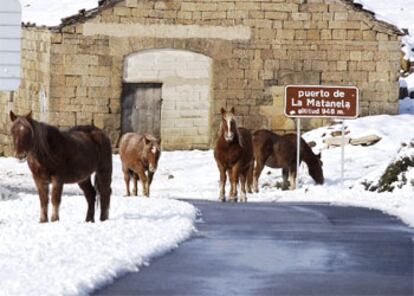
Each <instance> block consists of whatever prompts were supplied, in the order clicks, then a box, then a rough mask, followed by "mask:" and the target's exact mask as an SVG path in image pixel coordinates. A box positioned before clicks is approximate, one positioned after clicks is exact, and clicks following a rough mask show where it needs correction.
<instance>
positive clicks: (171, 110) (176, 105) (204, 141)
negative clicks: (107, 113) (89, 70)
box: [122, 49, 212, 149]
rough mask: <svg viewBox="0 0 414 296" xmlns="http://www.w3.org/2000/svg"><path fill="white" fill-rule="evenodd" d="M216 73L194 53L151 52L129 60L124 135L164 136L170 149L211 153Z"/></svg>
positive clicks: (127, 60)
mask: <svg viewBox="0 0 414 296" xmlns="http://www.w3.org/2000/svg"><path fill="white" fill-rule="evenodd" d="M211 74H212V60H211V58H209V57H207V56H205V55H202V54H198V53H194V52H191V51H185V50H174V49H151V50H144V51H140V52H137V53H133V54H130V55H128V56H127V57H126V58H125V60H124V74H123V82H124V83H123V95H122V132H126V131H131V130H132V131H136V132H145V131H147V132H152V133H154V134H160V135H161V138H162V143H163V147H164V148H166V149H193V148H209V146H210V137H209V135H210V132H209V130H210V106H211V104H210V95H211V90H210V89H211ZM157 129H158V130H157Z"/></svg>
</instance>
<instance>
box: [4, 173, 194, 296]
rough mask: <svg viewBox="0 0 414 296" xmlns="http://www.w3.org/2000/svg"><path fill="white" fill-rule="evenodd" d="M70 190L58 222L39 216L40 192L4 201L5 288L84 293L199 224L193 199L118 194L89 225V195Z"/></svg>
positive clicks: (27, 292) (170, 244) (167, 246)
mask: <svg viewBox="0 0 414 296" xmlns="http://www.w3.org/2000/svg"><path fill="white" fill-rule="evenodd" d="M2 182H3V180H2ZM65 195H66V196H64V197H63V200H62V207H61V221H60V222H59V223H49V224H39V223H37V221H38V216H39V204H38V203H39V201H38V198H37V196H36V195H35V194H20V199H19V200H13V201H11V200H9V201H3V202H0V241H1V244H0V266H1V268H0V278H1V281H0V290H1V291H2V292H1V294H2V295H42V296H43V295H86V294H88V293H90V292H91V291H92V290H95V289H97V288H99V287H100V286H102V285H104V284H109V283H111V282H112V281H113V279H114V278H116V277H119V276H120V275H122V274H124V273H126V272H128V271H138V270H139V267H140V266H143V265H146V264H148V263H149V261H150V259H151V258H154V257H156V256H160V255H162V254H164V253H166V252H168V251H170V250H172V249H174V248H176V247H177V245H178V244H179V243H180V242H183V241H184V240H186V239H188V238H189V236H190V235H191V234H192V232H193V230H194V227H193V222H194V219H195V216H196V210H195V209H194V207H192V206H191V205H190V204H188V203H184V202H179V201H174V200H161V199H144V198H140V199H137V198H130V199H126V198H124V197H121V196H114V197H113V199H112V201H111V212H110V220H109V221H107V222H104V223H100V222H97V223H95V224H91V223H88V224H86V223H84V222H83V220H84V218H85V217H84V216H85V214H86V201H85V199H84V197H83V196H82V197H81V196H78V195H74V196H67V195H68V194H65Z"/></svg>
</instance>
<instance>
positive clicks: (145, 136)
mask: <svg viewBox="0 0 414 296" xmlns="http://www.w3.org/2000/svg"><path fill="white" fill-rule="evenodd" d="M144 143H145V145H148V144H149V143H151V139H150V138H149V136H148V134H145V135H144Z"/></svg>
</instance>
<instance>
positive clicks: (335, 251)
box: [96, 201, 414, 296]
mask: <svg viewBox="0 0 414 296" xmlns="http://www.w3.org/2000/svg"><path fill="white" fill-rule="evenodd" d="M192 203H193V204H194V205H195V206H196V207H197V208H198V209H200V211H201V213H202V217H201V219H202V222H201V223H199V224H197V228H198V230H199V231H198V233H197V234H195V235H194V237H193V238H192V239H190V240H189V241H187V242H185V243H183V244H182V245H181V246H180V247H179V248H178V249H176V250H175V251H173V252H172V253H170V254H167V255H165V256H163V257H161V258H158V259H155V260H154V261H153V262H152V263H151V265H150V266H149V267H145V268H142V269H141V271H140V272H139V273H130V274H128V275H126V276H125V277H123V278H121V279H119V280H118V281H116V282H115V283H114V284H113V285H111V286H109V287H106V288H104V289H103V290H101V291H97V292H96V295H180V296H183V295H191V296H195V295H214V296H218V295H260V296H262V295H263V296H264V295H327V296H333V295H353V296H358V295H387V296H390V295H393V296H398V295H401V296H402V295H407V296H408V295H410V296H411V295H414V289H413V286H414V272H413V269H414V260H413V257H414V248H413V239H412V238H413V237H414V231H413V230H412V229H410V228H408V227H406V226H404V225H403V224H402V223H401V222H400V221H399V220H397V219H395V218H393V217H390V216H387V215H384V214H382V213H381V212H379V211H373V210H368V209H362V208H353V207H331V206H327V205H323V204H320V205H318V204H284V203H272V204H264V203H247V204H221V203H214V202H207V201H193V202H192ZM413 214H414V213H413Z"/></svg>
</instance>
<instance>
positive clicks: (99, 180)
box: [96, 156, 112, 221]
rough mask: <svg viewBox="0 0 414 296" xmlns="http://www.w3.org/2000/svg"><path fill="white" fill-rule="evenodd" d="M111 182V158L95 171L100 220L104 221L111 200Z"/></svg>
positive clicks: (107, 216) (107, 214)
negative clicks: (99, 203)
mask: <svg viewBox="0 0 414 296" xmlns="http://www.w3.org/2000/svg"><path fill="white" fill-rule="evenodd" d="M111 157H112V156H111ZM111 182H112V159H111V160H110V161H109V163H106V164H104V165H103V166H101V167H100V168H98V170H97V171H96V186H97V188H98V192H99V196H100V202H101V215H100V218H99V219H100V220H101V221H105V220H107V219H108V218H109V205H110V201H111V192H112V191H111Z"/></svg>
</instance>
